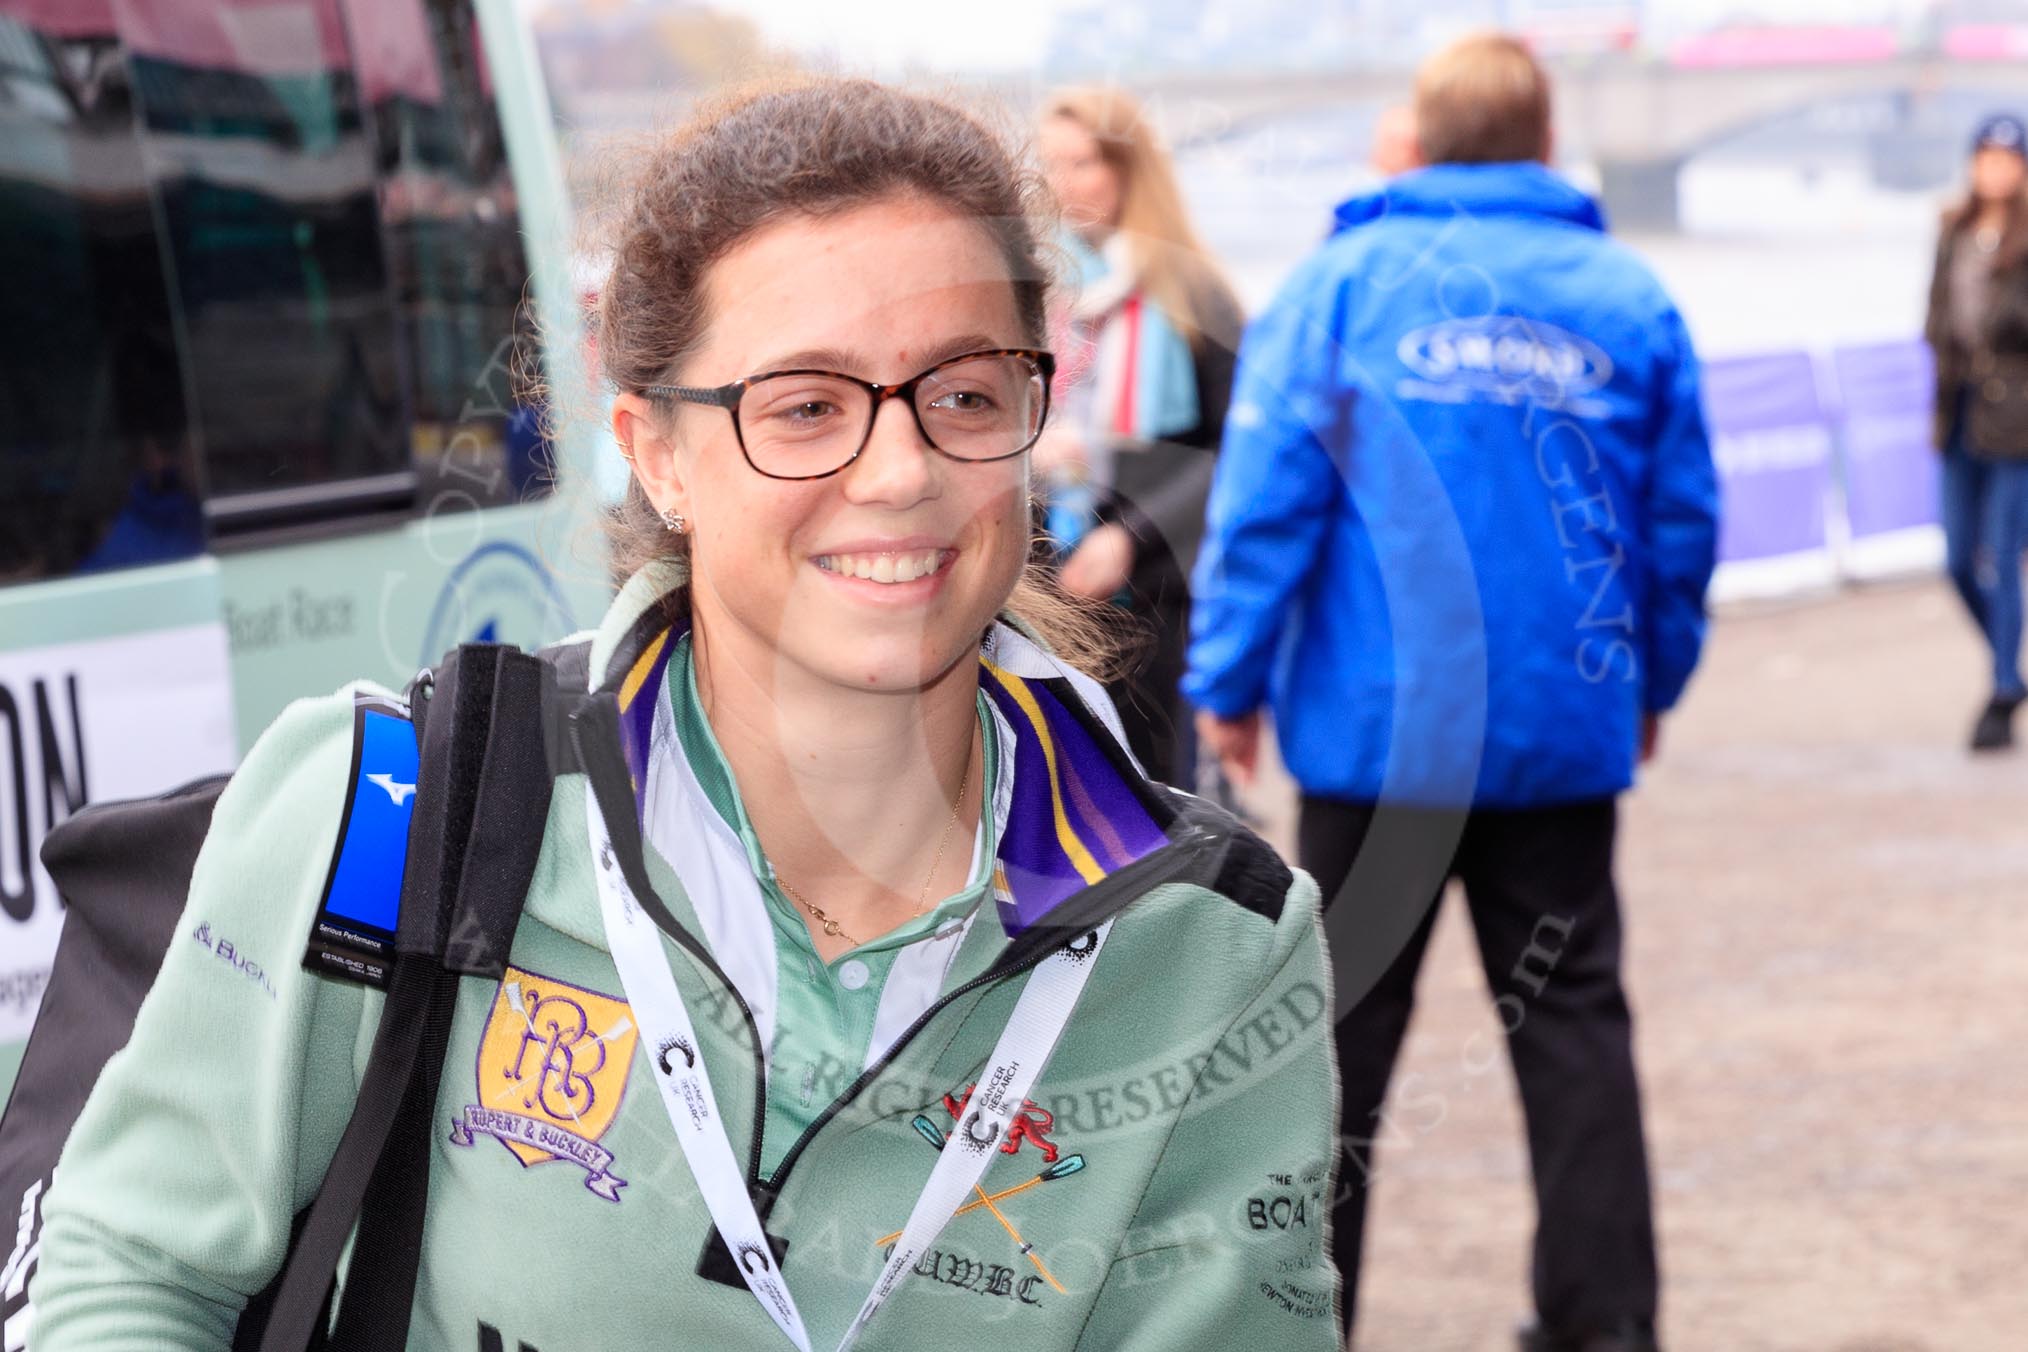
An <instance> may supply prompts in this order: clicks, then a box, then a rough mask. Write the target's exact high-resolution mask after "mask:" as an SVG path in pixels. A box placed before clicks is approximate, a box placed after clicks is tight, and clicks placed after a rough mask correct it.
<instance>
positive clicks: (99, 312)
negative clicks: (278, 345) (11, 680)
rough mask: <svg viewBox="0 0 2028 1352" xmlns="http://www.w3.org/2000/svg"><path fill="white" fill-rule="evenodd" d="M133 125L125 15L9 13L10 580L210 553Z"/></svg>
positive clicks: (6, 410) (1, 294) (8, 9)
mask: <svg viewBox="0 0 2028 1352" xmlns="http://www.w3.org/2000/svg"><path fill="white" fill-rule="evenodd" d="M42 11H46V13H42ZM134 123H135V110H134V97H133V88H132V85H131V82H130V79H129V72H128V67H127V63H126V61H125V58H124V54H123V52H122V50H121V47H120V43H119V41H118V39H117V38H116V36H115V35H114V33H113V31H112V21H111V15H110V9H109V7H96V6H93V5H91V4H89V3H80V4H77V5H74V6H58V5H53V4H39V5H33V6H30V5H25V4H16V3H12V2H11V0H10V3H6V4H0V259H5V260H6V264H7V284H6V285H5V286H4V287H0V582H6V581H14V580H22V579H30V578H39V577H51V576H62V575H65V574H69V573H76V572H82V571H90V570H96V569H101V568H110V567H119V566H122V565H126V564H134V563H147V562H158V561H162V560H167V559H173V558H180V557H184V556H187V555H190V554H194V553H197V552H198V551H199V550H200V549H202V548H203V544H204V529H203V516H202V512H201V510H200V508H199V505H198V497H197V494H198V492H199V488H200V476H199V474H198V471H197V461H196V457H195V449H196V446H195V439H194V436H193V425H192V419H191V403H190V399H189V391H188V390H187V388H186V386H185V383H184V376H185V366H184V363H183V362H182V361H181V359H180V357H179V353H178V336H177V329H176V324H175V319H174V312H173V309H172V306H171V301H170V294H169V284H168V278H167V276H166V275H165V272H164V266H163V263H164V260H163V254H162V250H161V238H160V232H159V217H158V215H157V211H156V203H155V201H154V199H153V197H152V195H151V193H150V191H149V180H148V173H147V166H146V164H145V162H144V160H143V156H142V151H141V145H140V142H139V140H138V139H137V138H136V136H135V130H134Z"/></svg>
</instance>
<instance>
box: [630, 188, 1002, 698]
mask: <svg viewBox="0 0 2028 1352" xmlns="http://www.w3.org/2000/svg"><path fill="white" fill-rule="evenodd" d="M704 289H705V296H704V299H705V306H706V310H705V313H706V320H705V323H706V326H707V329H706V334H705V337H704V339H703V342H702V343H701V344H700V345H699V346H698V348H697V349H696V350H695V351H694V352H693V354H692V355H691V356H690V358H689V359H688V360H686V361H685V363H684V365H683V369H682V371H681V372H680V373H679V375H678V379H679V380H680V381H681V382H682V383H684V384H688V385H703V386H715V385H722V384H727V383H730V382H731V381H734V380H738V379H739V378H741V377H743V376H748V375H754V374H758V373H761V372H766V371H774V370H782V369H785V368H817V369H822V370H829V371H837V372H840V373H842V374H845V375H851V376H857V377H860V378H862V379H865V380H871V381H877V382H880V383H882V384H893V383H896V382H899V381H902V380H906V379H908V378H909V377H911V376H914V375H916V374H917V373H919V372H921V371H923V370H925V369H927V368H928V367H930V366H932V365H935V364H936V363H937V362H939V361H942V360H943V359H945V358H946V357H950V356H955V355H958V354H960V353H965V352H971V351H977V350H980V349H984V348H1001V347H1023V346H1027V345H1028V335H1027V334H1026V333H1024V331H1023V329H1022V324H1021V319H1020V315H1019V311H1018V309H1017V307H1016V303H1015V298H1014V289H1013V287H1012V286H1011V285H1010V283H1009V279H1008V272H1007V265H1006V263H1005V261H1004V260H1003V258H1002V256H1001V253H1000V250H999V248H998V247H997V245H996V244H995V243H994V241H993V240H992V238H991V237H990V236H989V235H988V233H987V232H986V230H984V229H983V228H982V227H981V226H980V225H978V224H977V223H976V222H973V221H971V220H968V219H966V218H964V217H962V216H959V215H957V214H955V213H953V212H952V211H951V210H950V209H949V208H947V207H944V206H941V205H938V204H934V203H929V202H925V201H922V200H920V199H915V198H892V199H887V200H883V201H880V202H876V203H872V204H869V205H866V206H862V207H857V208H854V209H852V210H849V211H846V212H844V213H842V214H840V215H837V216H831V217H826V218H822V219H816V218H810V217H792V218H789V219H787V220H784V221H781V222H779V223H777V224H774V225H771V226H769V227H767V228H765V229H763V230H760V231H758V232H756V233H755V234H753V235H752V236H750V237H749V238H747V239H746V240H745V241H743V242H742V243H741V244H739V245H738V246H737V247H735V248H734V249H733V250H732V251H731V252H730V253H728V254H726V255H725V256H724V257H723V258H721V259H720V260H719V261H718V262H717V263H715V264H713V265H712V267H711V268H710V269H709V271H708V272H707V274H706V278H705V288H704ZM628 401H632V402H631V403H629V402H628ZM618 403H619V405H621V406H622V407H621V408H616V421H617V420H622V419H624V418H625V416H626V414H625V411H623V410H635V411H645V410H646V405H645V404H644V403H643V402H642V401H640V399H639V397H638V396H633V395H622V396H620V400H619V401H618ZM878 408H879V412H878V416H877V417H876V418H875V420H874V424H873V434H872V438H871V440H870V441H868V443H867V444H866V447H865V449H864V450H863V451H862V452H860V454H859V457H858V459H856V460H854V461H852V463H850V464H849V465H847V466H846V467H845V468H844V469H843V470H840V471H839V472H838V473H836V474H834V475H831V476H830V477H828V478H822V479H804V480H781V479H770V478H767V477H765V476H764V475H762V474H760V473H757V472H756V471H755V470H754V469H753V468H752V466H750V465H749V464H748V463H747V461H746V459H745V458H744V456H743V455H742V454H741V451H740V446H739V442H738V441H737V440H736V439H735V436H734V432H733V422H732V419H731V417H729V416H728V415H727V414H726V412H725V411H724V410H723V409H720V408H714V407H710V406H699V405H687V404H686V405H682V406H680V408H679V411H678V412H676V413H675V414H674V416H673V417H670V416H668V415H659V416H660V417H661V422H660V423H659V424H656V423H655V421H654V415H651V416H650V417H648V418H647V419H646V420H642V421H635V422H634V423H633V424H632V426H631V428H622V429H621V435H622V439H623V440H624V439H627V438H628V436H629V434H630V433H631V435H632V439H633V440H634V443H635V466H636V472H637V474H638V475H639V477H640V479H641V482H642V486H643V487H644V488H645V489H646V491H647V493H648V496H649V499H650V501H652V502H653V503H654V504H655V506H656V508H657V509H669V508H673V509H674V510H675V511H677V512H680V513H682V515H683V516H684V517H685V518H687V519H688V521H689V522H690V530H691V538H690V557H691V606H692V613H693V616H694V619H695V623H696V624H697V626H698V629H699V632H700V634H701V635H702V636H703V639H704V641H705V642H706V643H707V644H709V645H711V646H713V647H715V648H717V649H719V650H720V655H721V656H725V657H730V658H731V659H732V660H735V661H741V662H743V663H746V664H748V668H747V669H748V671H749V673H750V674H751V675H752V676H753V677H755V678H756V679H761V680H764V681H767V683H768V684H770V685H774V684H777V683H778V681H777V680H770V679H769V677H770V672H768V671H766V670H760V669H757V664H760V663H766V662H773V663H777V664H785V665H787V666H793V667H795V668H800V669H801V671H802V672H803V673H805V674H808V675H813V676H815V677H817V678H819V679H820V680H823V681H827V682H830V683H833V684H836V685H839V686H847V687H851V688H853V689H857V690H874V691H885V692H901V691H907V690H912V689H920V688H921V687H923V686H926V685H929V684H930V683H932V682H933V681H935V680H936V679H937V678H938V677H940V676H942V675H943V674H945V673H946V672H948V671H950V670H951V669H952V668H953V667H954V665H955V664H956V663H958V662H959V661H960V660H961V659H966V658H969V657H971V656H973V655H974V654H976V652H977V647H978V641H979V636H980V634H981V633H983V632H984V630H985V628H986V627H987V625H988V624H990V623H991V621H992V619H993V617H994V616H995V615H996V614H997V613H998V612H999V610H1000V609H1001V607H1002V606H1003V605H1004V604H1005V602H1006V600H1007V598H1008V595H1009V594H1010V593H1011V592H1012V590H1013V588H1014V584H1015V582H1016V581H1017V580H1018V579H1019V577H1020V573H1021V569H1022V566H1023V563H1024V561H1025V559H1026V555H1027V546H1028V535H1029V519H1028V512H1029V508H1028V457H1027V456H1026V455H1025V454H1024V455H1020V456H1016V457H1013V458H1011V459H1007V460H998V461H987V462H964V463H961V462H958V461H955V460H952V459H950V458H949V457H947V456H945V455H943V454H941V453H939V452H938V451H937V450H936V449H934V448H933V447H931V446H930V445H929V444H928V443H927V442H925V441H924V440H923V438H922V433H921V431H920V429H919V428H918V427H917V424H916V421H915V418H914V416H913V414H912V412H911V410H910V408H909V406H908V403H907V401H906V400H903V399H899V398H896V399H887V400H883V401H882V402H881V403H880V404H879V406H878ZM657 427H659V429H660V430H656V429H657ZM883 560H884V561H885V562H884V563H883ZM862 564H866V565H868V566H867V567H861V565H862ZM926 565H927V566H929V569H930V570H929V571H928V572H927V574H926V575H923V576H914V577H910V578H909V580H905V581H886V582H882V581H876V580H873V578H870V577H861V576H857V575H856V574H858V573H859V572H862V571H872V572H875V573H876V574H879V575H886V576H890V577H892V576H896V575H900V576H904V577H907V576H908V575H910V574H912V573H913V572H915V570H917V569H919V568H922V567H924V566H926ZM773 674H774V675H775V676H776V677H779V676H781V675H786V674H787V673H786V672H784V671H781V670H780V669H779V668H778V669H777V671H776V672H775V673H773Z"/></svg>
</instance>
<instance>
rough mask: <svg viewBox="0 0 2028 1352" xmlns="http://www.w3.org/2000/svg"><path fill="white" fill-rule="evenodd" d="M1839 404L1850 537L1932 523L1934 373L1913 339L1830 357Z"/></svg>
mask: <svg viewBox="0 0 2028 1352" xmlns="http://www.w3.org/2000/svg"><path fill="white" fill-rule="evenodd" d="M1831 368H1832V370H1833V371H1834V372H1835V373H1836V375H1837V377H1838V390H1839V401H1840V402H1841V403H1842V404H1843V405H1844V409H1843V415H1844V416H1843V421H1844V449H1845V511H1846V515H1847V516H1848V517H1849V518H1850V520H1851V524H1852V537H1853V538H1854V539H1863V538H1865V537H1866V536H1869V535H1882V534H1885V533H1886V532H1888V531H1896V530H1907V529H1908V528H1910V527H1912V526H1929V525H1934V524H1936V520H1937V491H1938V485H1937V476H1938V463H1937V454H1936V451H1935V449H1934V447H1933V446H1932V445H1931V443H1930V431H1931V427H1930V422H1931V420H1930V409H1931V404H1932V402H1933V401H1934V400H1935V398H1936V375H1935V367H1934V365H1933V363H1932V360H1931V356H1930V350H1929V345H1928V344H1927V343H1924V342H1921V341H1912V342H1899V343H1873V344H1869V345H1867V346H1864V347H1841V348H1839V349H1837V350H1836V351H1834V352H1833V353H1832V354H1831Z"/></svg>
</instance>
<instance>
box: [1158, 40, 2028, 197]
mask: <svg viewBox="0 0 2028 1352" xmlns="http://www.w3.org/2000/svg"><path fill="white" fill-rule="evenodd" d="M1552 71H1553V73H1554V76H1555V79H1556V121H1557V145H1558V147H1559V151H1558V154H1559V158H1562V159H1567V160H1575V161H1588V162H1590V163H1592V164H1594V165H1596V166H1597V169H1598V173H1599V179H1600V183H1601V187H1602V192H1603V195H1604V197H1605V199H1606V204H1607V207H1608V209H1609V210H1610V211H1611V212H1612V213H1613V216H1614V219H1615V220H1617V221H1619V222H1621V223H1623V224H1629V225H1646V226H1666V225H1669V224H1673V223H1674V221H1675V219H1676V171H1677V170H1678V169H1679V168H1680V167H1681V165H1682V164H1683V162H1684V161H1685V160H1686V159H1688V158H1689V157H1690V156H1692V155H1694V154H1696V153H1697V152H1698V151H1699V150H1702V149H1704V148H1705V147H1707V146H1710V145H1713V144H1715V143H1717V142H1719V141H1722V140H1724V139H1725V138H1727V137H1728V136H1730V135H1733V134H1735V133H1737V132H1741V131H1744V130H1746V129H1748V128H1751V127H1754V126H1757V125H1759V124H1762V123H1764V122H1767V121H1769V120H1771V119H1774V118H1779V117H1782V116H1785V115H1789V114H1793V113H1796V112H1798V111H1799V110H1803V109H1807V108H1809V107H1812V106H1814V105H1821V104H1826V103H1831V102H1835V101H1837V100H1841V99H1848V98H1853V97H1863V96H1868V95H1879V94H1883V93H1891V94H1898V95H1902V96H1905V97H1907V98H1908V99H1909V100H1910V105H1911V107H1914V106H1916V105H1919V104H1920V103H1922V102H1924V101H1926V100H1928V99H1931V98H1934V97H1936V96H1938V95H1944V94H1950V93H1991V94H1993V95H1994V96H1995V97H1996V98H2001V99H2005V98H2008V97H2009V95H2010V91H2021V90H2028V53H2024V54H2021V55H2011V54H2010V55H2005V56H2001V57H1998V58H1995V59H1990V60H1964V59H1960V58H1952V57H1945V56H1942V55H1935V54H1921V53H1916V54H1908V55H1901V56H1894V57H1891V58H1887V59H1882V60H1866V61H1835V62H1834V61H1795V62H1765V63H1755V64H1750V65H1732V66H1720V65H1671V64H1665V63H1662V62H1657V61H1650V60H1643V59H1640V58H1637V57H1604V58H1595V59H1591V60H1586V61H1583V62H1571V63H1561V64H1557V63H1552ZM1126 83H1129V84H1131V85H1132V87H1133V88H1134V89H1135V91H1136V92H1137V93H1139V94H1141V95H1142V96H1143V97H1144V98H1145V99H1146V100H1147V101H1148V103H1149V106H1150V108H1151V109H1152V110H1153V111H1154V113H1155V115H1156V116H1157V117H1158V118H1159V119H1160V121H1161V122H1162V124H1163V126H1164V129H1165V130H1166V131H1167V133H1168V134H1169V136H1170V137H1171V139H1172V141H1173V142H1174V143H1176V144H1177V145H1179V146H1187V145H1191V144H1202V143H1204V142H1207V141H1212V140H1217V139H1220V138H1223V137H1226V136H1230V135H1236V134H1241V133H1243V132H1245V131H1246V130H1248V129H1249V128H1251V127H1254V126H1260V125H1267V124H1271V123H1274V122H1276V121H1279V120H1281V119H1284V118H1287V117H1290V116H1299V115H1301V114H1303V113H1306V112H1311V111H1319V110H1328V109H1330V108H1335V107H1345V106H1348V105H1369V106H1370V105H1375V104H1389V103H1399V102H1405V101H1407V100H1408V98H1409V97H1410V93H1411V89H1412V85H1413V73H1412V72H1410V71H1407V70H1402V69H1387V70H1376V69H1346V70H1319V71H1272V72H1263V73H1257V74H1254V73H1232V74H1225V73H1219V72H1202V73H1196V72H1193V73H1187V74H1173V75H1155V76H1150V77H1147V78H1145V79H1130V80H1128V81H1126ZM2013 97H2014V99H2015V101H2021V100H2020V96H2019V95H2018V94H2015V95H2013Z"/></svg>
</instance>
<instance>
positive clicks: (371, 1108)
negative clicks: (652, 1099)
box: [260, 644, 556, 1352]
mask: <svg viewBox="0 0 2028 1352" xmlns="http://www.w3.org/2000/svg"><path fill="white" fill-rule="evenodd" d="M555 689H556V677H555V674H554V673H553V672H552V671H550V670H549V669H548V668H547V667H546V666H545V664H544V663H543V662H542V661H541V660H540V659H538V658H535V657H532V656H529V655H528V654H525V653H521V652H518V651H516V650H514V649H511V648H505V647H501V646H498V645H492V644H467V645H465V646H464V647H462V648H460V649H458V650H457V651H456V652H455V653H453V654H452V655H451V657H450V658H449V659H448V660H447V661H446V662H445V663H444V665H443V666H442V667H441V668H439V670H438V672H437V674H436V678H435V682H434V688H433V689H418V690H417V691H416V692H415V697H414V698H413V699H412V706H413V708H414V711H415V715H416V721H417V724H418V730H419V737H420V742H421V768H420V771H419V773H418V775H417V790H416V802H415V811H414V815H413V817H412V818H411V821H410V824H409V854H408V864H407V868H406V871H405V873H404V875H403V880H402V905H401V919H400V922H399V930H398V932H397V939H396V951H397V957H396V960H395V964H394V972H393V975H392V978H391V980H390V982H389V985H388V988H387V1001H386V1005H385V1007H384V1008H383V1010H382V1013H381V1017H380V1026H379V1029H378V1031H377V1032H376V1034H375V1036H374V1042H373V1050H372V1052H371V1054H370V1055H369V1057H368V1060H367V1065H366V1070H365V1073H364V1076H363V1078H362V1081H361V1084H360V1090H359V1100H358V1103H357V1105H356V1106H355V1107H354V1109H353V1113H352V1118H351V1121H350V1122H348V1123H347V1125H346V1128H345V1133H344V1135H343V1137H342V1138H341V1139H340V1141H339V1144H338V1150H337V1153H336V1154H335V1155H334V1156H333V1157H332V1160H331V1165H330V1168H329V1170H328V1171H327V1172H326V1174H325V1178H324V1183H323V1186H322V1188H321V1189H320V1190H319V1191H318V1194H317V1198H316V1201H315V1202H313V1203H312V1204H311V1206H310V1209H309V1211H308V1212H307V1213H306V1215H305V1217H304V1218H303V1222H302V1228H301V1234H300V1238H299V1240H298V1241H297V1243H296V1244H295V1245H294V1247H293V1249H292V1252H291V1253H290V1256H289V1260H288V1264H287V1266H286V1267H285V1268H284V1270H283V1272H282V1274H281V1277H280V1279H279V1281H278V1283H277V1285H276V1286H275V1287H274V1288H273V1289H274V1292H275V1295H274V1301H273V1306H272V1312H271V1314H270V1316H269V1319H268V1323H267V1328H266V1330H265V1332H264V1334H263V1336H262V1338H261V1342H260V1352H303V1350H304V1349H306V1348H310V1347H313V1346H319V1345H321V1343H320V1341H319V1340H320V1336H321V1334H322V1332H323V1329H324V1325H325V1322H326V1311H327V1310H328V1299H329V1295H330V1292H331V1288H332V1283H333V1280H334V1278H335V1275H336V1273H337V1270H338V1259H339V1255H340V1253H341V1252H342V1251H343V1249H344V1247H345V1242H346V1239H347V1237H348V1236H350V1235H351V1233H352V1230H353V1226H354V1223H355V1221H356V1222H357V1225H358V1230H359V1237H358V1241H357V1243H356V1244H355V1245H354V1248H353V1256H352V1263H351V1266H350V1269H349V1270H348V1273H347V1277H346V1283H345V1292H344V1298H343V1299H342V1300H341V1301H340V1302H339V1307H338V1322H337V1326H336V1328H335V1330H334V1331H333V1333H332V1337H331V1346H333V1347H336V1348H342V1349H360V1350H361V1352H366V1350H368V1349H372V1350H374V1352H378V1349H383V1348H400V1347H402V1346H404V1345H405V1344H406V1343H407V1340H408V1326H409V1316H410V1311H411V1308H412V1307H413V1305H414V1301H415V1284H416V1276H417V1272H418V1270H419V1269H420V1266H421V1258H422V1231H423V1220H424V1208H425V1206H426V1205H427V1202H428V1197H429V1162H430V1156H431V1151H432V1148H433V1145H434V1133H433V1130H432V1125H433V1121H434V1117H435V1112H436V1100H437V1090H438V1086H439V1084H440V1082H441V1079H442V1073H443V1061H444V1052H445V1048H446V1046H447V1045H448V1042H449V1038H450V1029H451V1019H452V1015H453V1013H454V1012H455V1008H456V1002H457V983H458V978H459V975H460V974H461V973H469V974H474V975H488V976H493V977H496V978H497V977H498V976H499V974H500V972H501V971H502V970H504V967H505V963H506V958H507V952H508V949H509V947H510V945H511V943H512V939H513V933H514V927H515V925H516V923H518V921H519V919H520V915H521V909H522V905H523V903H524V902H525V900H526V897H527V891H528V885H529V882H530V880H531V879H532V878H533V876H534V872H535V861H536V856H537V854H538V853H539V852H540V850H541V845H542V834H543V833H542V823H543V821H544V820H545V819H546V817H547V814H548V808H549V791H550V784H551V778H550V770H549V765H548V761H547V756H546V754H545V751H544V741H545V739H543V738H537V737H532V736H531V735H530V732H531V730H533V729H536V728H540V727H542V726H544V718H545V704H546V703H548V702H549V701H548V699H546V697H545V692H546V691H550V692H553V691H554V690H555Z"/></svg>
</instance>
